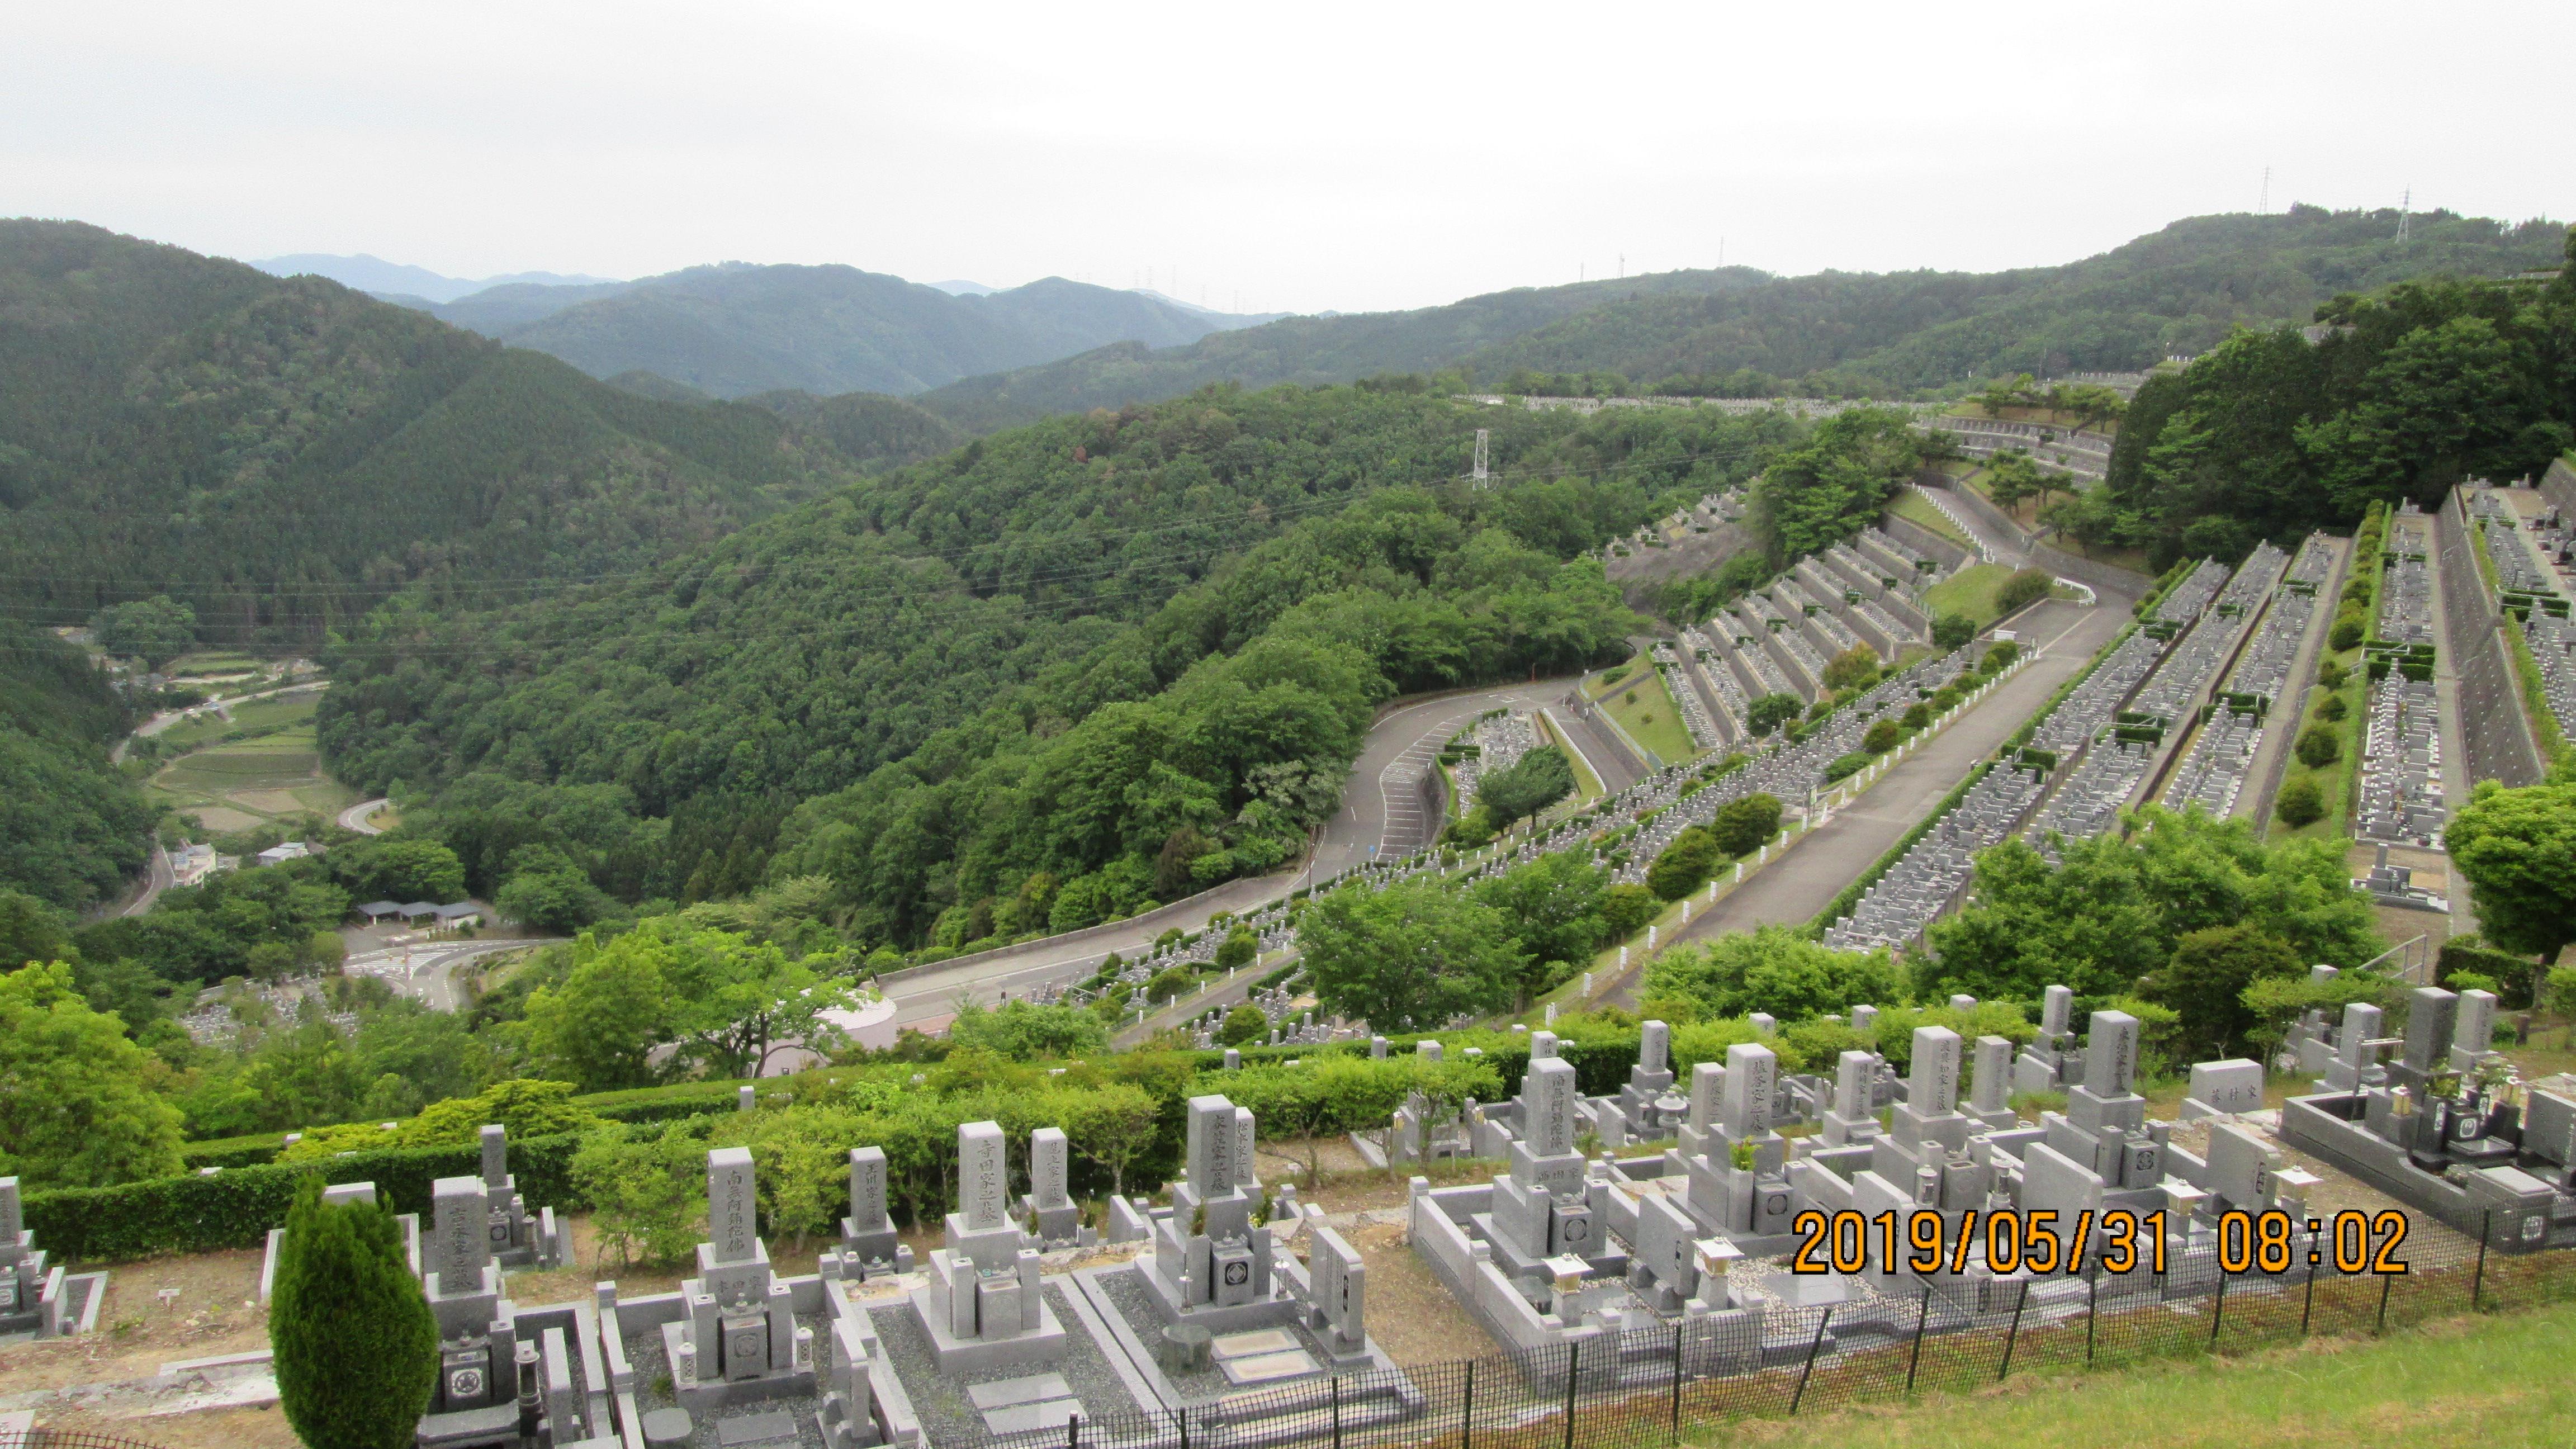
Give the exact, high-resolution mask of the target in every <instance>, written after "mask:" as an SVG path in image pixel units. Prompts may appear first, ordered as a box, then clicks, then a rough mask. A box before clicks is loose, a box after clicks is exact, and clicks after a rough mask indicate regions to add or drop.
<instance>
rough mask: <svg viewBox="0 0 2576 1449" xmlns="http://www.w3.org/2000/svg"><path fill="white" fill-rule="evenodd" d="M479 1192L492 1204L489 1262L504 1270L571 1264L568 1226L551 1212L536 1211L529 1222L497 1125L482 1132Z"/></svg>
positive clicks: (505, 1133)
mask: <svg viewBox="0 0 2576 1449" xmlns="http://www.w3.org/2000/svg"><path fill="white" fill-rule="evenodd" d="M482 1142H483V1189H484V1194H485V1196H486V1197H487V1198H488V1199H489V1200H490V1201H491V1204H492V1209H491V1211H492V1218H491V1232H492V1261H493V1262H495V1263H498V1264H500V1265H501V1266H502V1267H504V1268H560V1267H563V1266H565V1265H566V1264H568V1263H570V1262H571V1261H572V1225H571V1224H569V1223H565V1222H559V1221H557V1219H556V1218H555V1210H554V1209H553V1208H550V1207H548V1208H540V1209H538V1210H537V1216H536V1217H535V1218H534V1219H533V1220H531V1219H530V1218H529V1216H528V1201H527V1199H526V1198H524V1197H522V1196H520V1195H519V1183H518V1179H517V1178H515V1177H512V1176H511V1175H510V1167H509V1148H510V1133H509V1129H507V1128H505V1127H503V1126H501V1125H500V1124H499V1123H497V1122H495V1123H488V1124H486V1125H485V1126H484V1128H483V1134H482Z"/></svg>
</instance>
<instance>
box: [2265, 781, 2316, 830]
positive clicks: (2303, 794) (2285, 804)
mask: <svg viewBox="0 0 2576 1449" xmlns="http://www.w3.org/2000/svg"><path fill="white" fill-rule="evenodd" d="M2272 813H2273V814H2275V815H2277V816H2279V817H2281V823H2282V824H2284V825H2287V826H2289V827H2290V828H2291V829H2293V830H2296V829H2298V828H2299V827H2300V826H2303V825H2314V824H2316V823H2317V822H2318V821H2320V820H2323V819H2325V818H2326V792H2325V791H2323V790H2321V789H2319V788H2317V782H2316V780H2315V778H2314V777H2312V776H2308V775H2301V776H2300V777H2299V778H2297V779H2295V780H2292V781H2291V782H2290V783H2288V784H2287V785H2284V786H2282V787H2281V796H2280V798H2279V799H2277V800H2275V801H2273V802H2272Z"/></svg>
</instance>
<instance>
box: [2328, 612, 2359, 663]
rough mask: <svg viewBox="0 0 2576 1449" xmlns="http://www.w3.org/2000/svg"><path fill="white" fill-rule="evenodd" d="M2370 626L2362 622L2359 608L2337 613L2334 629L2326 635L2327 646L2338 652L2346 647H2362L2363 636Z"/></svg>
mask: <svg viewBox="0 0 2576 1449" xmlns="http://www.w3.org/2000/svg"><path fill="white" fill-rule="evenodd" d="M2368 627H2369V626H2368V625H2367V624H2365V623H2364V622H2362V617H2361V614H2360V613H2359V611H2357V610H2347V611H2345V612H2343V613H2340V614H2337V615H2335V621H2334V629H2333V630H2332V632H2330V633H2328V634H2327V635H2326V646H2327V647H2328V648H2330V649H2332V650H2334V651H2335V652H2336V653H2338V654H2340V653H2342V652H2343V651H2344V650H2346V649H2358V648H2360V647H2361V636H2362V634H2363V632H2364V631H2365V630H2366V629H2368Z"/></svg>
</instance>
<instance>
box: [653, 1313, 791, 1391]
mask: <svg viewBox="0 0 2576 1449" xmlns="http://www.w3.org/2000/svg"><path fill="white" fill-rule="evenodd" d="M687 1329H688V1325H687V1324H686V1323H685V1322H682V1321H679V1320H676V1319H675V1320H673V1321H671V1322H669V1323H665V1324H663V1325H662V1361H663V1362H664V1363H671V1364H676V1363H678V1362H679V1361H680V1340H681V1337H682V1336H683V1335H684V1334H685V1333H686V1331H687ZM671 1392H672V1394H673V1396H674V1397H676V1398H677V1399H678V1400H679V1401H680V1407H681V1408H683V1409H686V1410H688V1411H689V1412H690V1413H692V1414H703V1413H705V1412H706V1411H707V1410H709V1409H717V1408H723V1407H725V1406H727V1405H731V1404H755V1403H759V1402H760V1401H761V1400H763V1399H792V1398H802V1397H810V1396H812V1395H813V1394H815V1393H817V1392H819V1390H818V1389H816V1387H815V1383H814V1371H813V1370H812V1369H810V1368H809V1369H797V1370H793V1371H789V1372H779V1371H775V1370H773V1371H772V1372H770V1373H767V1374H764V1375H762V1376H761V1377H759V1378H756V1379H718V1380H715V1381H714V1382H712V1383H706V1382H701V1383H694V1384H683V1383H678V1382H674V1383H673V1384H672V1385H671Z"/></svg>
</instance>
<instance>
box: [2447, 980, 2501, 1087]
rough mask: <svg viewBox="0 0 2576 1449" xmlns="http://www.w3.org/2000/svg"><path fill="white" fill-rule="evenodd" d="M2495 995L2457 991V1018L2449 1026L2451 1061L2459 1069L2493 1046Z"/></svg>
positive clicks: (2475, 991)
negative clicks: (2458, 994) (2458, 1003)
mask: <svg viewBox="0 0 2576 1449" xmlns="http://www.w3.org/2000/svg"><path fill="white" fill-rule="evenodd" d="M2495 1014H2496V995H2495V993H2494V992H2492V991H2480V990H2476V989H2474V988H2473V989H2471V990H2468V991H2463V992H2461V993H2460V1006H2459V1018H2458V1020H2457V1022H2456V1023H2455V1024H2454V1025H2453V1026H2452V1028H2451V1065H2452V1066H2454V1067H2457V1068H2459V1069H2461V1070H2463V1071H2465V1070H2467V1069H2468V1068H2470V1067H2474V1066H2476V1065H2477V1064H2478V1060H2479V1059H2480V1058H2482V1057H2484V1056H2485V1055H2486V1054H2487V1053H2488V1052H2491V1051H2493V1050H2495Z"/></svg>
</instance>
